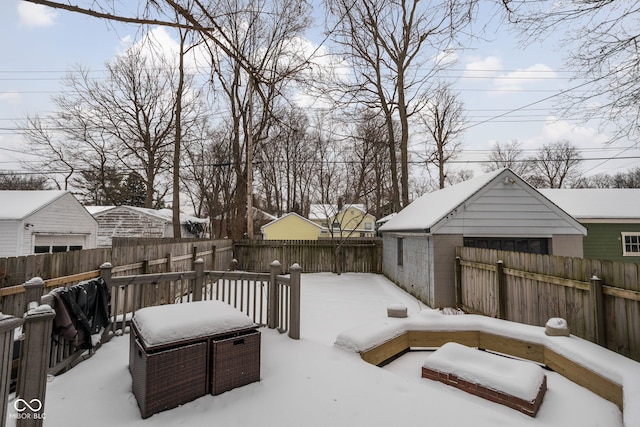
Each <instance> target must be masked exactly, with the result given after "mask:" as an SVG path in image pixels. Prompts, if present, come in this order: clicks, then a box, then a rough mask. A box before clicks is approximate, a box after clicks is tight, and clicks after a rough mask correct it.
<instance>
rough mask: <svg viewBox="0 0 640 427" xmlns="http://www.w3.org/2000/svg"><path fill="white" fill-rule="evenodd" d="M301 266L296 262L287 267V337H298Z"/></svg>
mask: <svg viewBox="0 0 640 427" xmlns="http://www.w3.org/2000/svg"><path fill="white" fill-rule="evenodd" d="M301 272H302V267H300V265H298V264H297V263H295V264H293V265H292V266H291V267H289V274H290V277H291V283H290V285H289V286H290V287H291V301H290V305H289V338H293V339H294V340H299V339H300V273H301Z"/></svg>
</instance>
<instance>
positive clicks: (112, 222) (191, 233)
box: [86, 206, 209, 247]
mask: <svg viewBox="0 0 640 427" xmlns="http://www.w3.org/2000/svg"><path fill="white" fill-rule="evenodd" d="M86 208H87V210H88V211H89V212H90V213H91V214H92V215H93V217H94V218H95V219H96V221H98V239H97V243H98V247H110V246H111V240H112V239H113V238H114V237H173V224H172V219H173V212H172V210H171V209H157V210H156V209H148V208H139V207H135V206H87V207H86ZM180 224H181V234H182V236H181V237H187V238H189V237H205V236H206V235H207V232H208V226H209V220H208V219H207V218H204V219H203V218H196V217H193V216H189V215H185V214H182V213H181V214H180Z"/></svg>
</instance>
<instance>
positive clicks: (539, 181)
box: [529, 140, 582, 188]
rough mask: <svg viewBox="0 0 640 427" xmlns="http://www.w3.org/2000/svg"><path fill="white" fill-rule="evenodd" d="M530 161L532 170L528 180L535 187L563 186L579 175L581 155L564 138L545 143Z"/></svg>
mask: <svg viewBox="0 0 640 427" xmlns="http://www.w3.org/2000/svg"><path fill="white" fill-rule="evenodd" d="M530 161H531V164H532V169H533V170H532V175H531V177H530V179H529V181H530V182H531V184H532V185H534V186H535V187H537V188H563V187H564V186H566V185H567V184H568V183H570V182H571V181H572V180H576V179H578V178H579V177H580V170H579V169H578V166H579V165H580V163H581V162H582V156H581V155H580V153H579V152H578V149H577V148H576V147H575V145H573V144H571V143H570V142H569V141H566V140H562V141H557V142H555V143H551V144H545V145H544V146H543V147H542V148H541V149H540V151H539V152H538V154H536V155H535V156H534V157H533V158H531V159H530Z"/></svg>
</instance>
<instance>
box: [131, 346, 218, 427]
mask: <svg viewBox="0 0 640 427" xmlns="http://www.w3.org/2000/svg"><path fill="white" fill-rule="evenodd" d="M135 346H136V350H135V353H134V354H132V355H130V357H131V358H132V359H133V363H132V366H130V369H131V374H132V379H133V394H134V395H135V397H136V400H137V401H138V406H139V407H140V414H141V415H142V418H147V417H150V416H151V415H153V414H155V413H157V412H160V411H164V410H167V409H171V408H175V407H176V406H179V405H181V404H183V403H186V402H189V401H192V400H194V399H197V398H198V397H201V396H204V395H205V394H206V393H207V353H208V348H207V347H208V342H207V341H203V342H199V343H194V344H190V345H185V346H180V347H177V348H173V349H168V350H164V351H159V352H156V353H149V354H148V353H147V352H146V351H145V349H144V348H143V347H142V345H141V344H140V342H139V341H138V340H136V341H135Z"/></svg>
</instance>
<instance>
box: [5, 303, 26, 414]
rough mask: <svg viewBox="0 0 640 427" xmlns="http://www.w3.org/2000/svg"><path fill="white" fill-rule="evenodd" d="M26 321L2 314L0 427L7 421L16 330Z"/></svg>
mask: <svg viewBox="0 0 640 427" xmlns="http://www.w3.org/2000/svg"><path fill="white" fill-rule="evenodd" d="M23 322H24V320H22V319H20V318H17V317H13V316H8V315H4V314H2V313H0V377H1V378H3V380H2V381H0V427H4V426H5V423H6V420H7V414H8V412H7V401H8V399H9V390H10V385H11V369H12V366H13V340H14V335H15V332H14V331H15V329H16V328H19V327H20V326H22V323H23Z"/></svg>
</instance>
